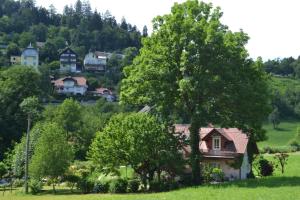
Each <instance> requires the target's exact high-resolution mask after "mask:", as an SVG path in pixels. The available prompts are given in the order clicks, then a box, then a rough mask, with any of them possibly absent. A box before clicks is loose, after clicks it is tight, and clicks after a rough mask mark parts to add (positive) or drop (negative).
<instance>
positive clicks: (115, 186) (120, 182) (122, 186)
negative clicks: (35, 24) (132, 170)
mask: <svg viewBox="0 0 300 200" xmlns="http://www.w3.org/2000/svg"><path fill="white" fill-rule="evenodd" d="M127 185H128V182H127V180H124V179H116V180H113V181H111V183H110V185H109V191H110V192H111V193H126V190H127Z"/></svg>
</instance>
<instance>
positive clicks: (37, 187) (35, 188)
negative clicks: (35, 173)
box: [29, 179, 43, 194]
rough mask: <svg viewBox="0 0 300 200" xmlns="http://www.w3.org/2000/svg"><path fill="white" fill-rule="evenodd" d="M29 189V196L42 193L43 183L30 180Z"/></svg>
mask: <svg viewBox="0 0 300 200" xmlns="http://www.w3.org/2000/svg"><path fill="white" fill-rule="evenodd" d="M29 188H30V192H31V194H37V193H39V192H41V191H42V189H43V183H42V182H41V181H39V180H35V179H33V180H30V182H29Z"/></svg>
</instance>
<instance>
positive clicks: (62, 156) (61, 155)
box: [29, 123, 73, 191]
mask: <svg viewBox="0 0 300 200" xmlns="http://www.w3.org/2000/svg"><path fill="white" fill-rule="evenodd" d="M72 160H73V152H72V147H71V146H70V145H69V144H68V141H67V138H66V134H65V131H64V130H63V129H62V128H61V127H60V126H59V125H57V124H55V123H45V124H43V126H42V128H41V129H40V137H39V139H38V141H37V144H36V146H35V150H34V154H33V156H32V158H31V162H30V166H29V170H30V174H31V176H32V177H33V178H36V179H40V178H42V177H49V178H50V179H52V183H53V190H54V191H55V183H56V181H55V180H57V178H58V177H59V176H62V175H63V174H64V173H65V171H66V170H67V169H68V167H69V165H70V163H71V162H72Z"/></svg>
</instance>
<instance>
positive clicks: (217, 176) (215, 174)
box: [211, 168, 225, 182]
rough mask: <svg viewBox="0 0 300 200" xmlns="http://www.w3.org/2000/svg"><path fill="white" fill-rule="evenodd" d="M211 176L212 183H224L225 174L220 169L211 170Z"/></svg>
mask: <svg viewBox="0 0 300 200" xmlns="http://www.w3.org/2000/svg"><path fill="white" fill-rule="evenodd" d="M211 175H212V178H213V180H214V181H218V182H220V181H224V177H225V174H224V172H223V171H222V169H220V168H213V169H212V172H211Z"/></svg>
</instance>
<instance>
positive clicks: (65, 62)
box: [59, 47, 77, 73]
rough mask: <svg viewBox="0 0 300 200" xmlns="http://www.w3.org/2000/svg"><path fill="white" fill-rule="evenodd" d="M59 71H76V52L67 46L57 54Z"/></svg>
mask: <svg viewBox="0 0 300 200" xmlns="http://www.w3.org/2000/svg"><path fill="white" fill-rule="evenodd" d="M59 57H60V58H59V61H60V71H61V72H73V73H74V72H76V71H77V66H76V62H77V54H76V53H75V52H74V51H73V50H72V49H71V48H70V47H67V48H66V49H64V50H63V51H62V52H61V53H60V54H59Z"/></svg>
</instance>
